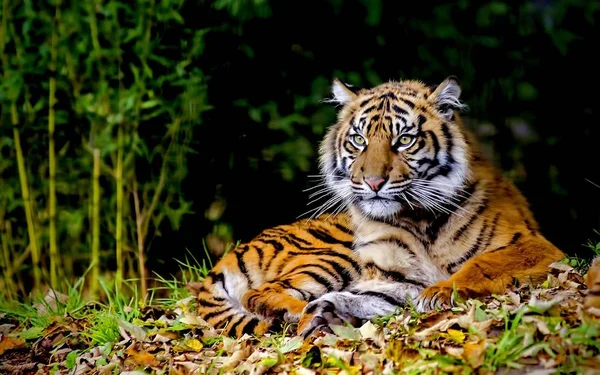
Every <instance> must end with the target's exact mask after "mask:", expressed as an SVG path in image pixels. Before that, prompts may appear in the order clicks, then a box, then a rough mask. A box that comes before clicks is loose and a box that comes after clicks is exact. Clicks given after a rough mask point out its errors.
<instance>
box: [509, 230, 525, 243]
mask: <svg viewBox="0 0 600 375" xmlns="http://www.w3.org/2000/svg"><path fill="white" fill-rule="evenodd" d="M521 236H522V234H521V233H519V232H517V233H515V234H513V238H512V239H511V240H510V243H509V245H514V244H516V243H517V241H519V238H521Z"/></svg>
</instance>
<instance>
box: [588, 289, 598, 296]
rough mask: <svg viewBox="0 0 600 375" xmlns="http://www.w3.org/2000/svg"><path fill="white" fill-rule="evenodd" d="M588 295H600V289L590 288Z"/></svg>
mask: <svg viewBox="0 0 600 375" xmlns="http://www.w3.org/2000/svg"><path fill="white" fill-rule="evenodd" d="M588 296H594V297H597V296H600V290H590V291H588Z"/></svg>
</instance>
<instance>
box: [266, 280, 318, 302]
mask: <svg viewBox="0 0 600 375" xmlns="http://www.w3.org/2000/svg"><path fill="white" fill-rule="evenodd" d="M275 283H277V284H280V285H281V286H282V287H283V288H285V289H291V290H295V291H296V292H298V293H300V295H301V296H302V298H304V299H305V300H307V299H308V298H307V294H308V297H310V296H312V293H310V292H309V291H306V290H300V289H298V288H295V287H293V286H292V284H290V282H289V281H288V280H277V281H276V282H275Z"/></svg>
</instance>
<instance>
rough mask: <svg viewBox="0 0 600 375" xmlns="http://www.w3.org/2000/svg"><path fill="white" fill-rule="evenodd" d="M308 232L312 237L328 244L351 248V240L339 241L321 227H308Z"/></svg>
mask: <svg viewBox="0 0 600 375" xmlns="http://www.w3.org/2000/svg"><path fill="white" fill-rule="evenodd" d="M308 233H310V234H311V236H313V237H314V238H316V239H318V240H320V241H322V242H325V243H328V244H339V245H343V246H345V247H347V248H349V249H351V248H352V242H347V241H340V240H338V239H337V238H335V237H333V236H332V235H331V234H329V233H327V232H325V231H324V230H321V229H314V228H310V229H309V230H308Z"/></svg>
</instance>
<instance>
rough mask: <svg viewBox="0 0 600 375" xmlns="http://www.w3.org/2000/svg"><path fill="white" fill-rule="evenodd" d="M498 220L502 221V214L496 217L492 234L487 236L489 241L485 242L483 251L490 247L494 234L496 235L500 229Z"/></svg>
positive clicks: (491, 230)
mask: <svg viewBox="0 0 600 375" xmlns="http://www.w3.org/2000/svg"><path fill="white" fill-rule="evenodd" d="M498 220H500V212H498V213H497V214H496V216H495V217H494V221H493V222H492V226H491V228H490V233H489V234H488V236H487V241H485V244H484V245H483V251H485V250H486V249H487V248H488V247H489V246H490V244H491V243H492V240H493V239H494V234H496V228H497V227H498Z"/></svg>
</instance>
